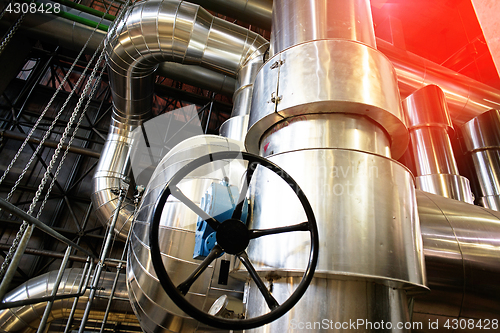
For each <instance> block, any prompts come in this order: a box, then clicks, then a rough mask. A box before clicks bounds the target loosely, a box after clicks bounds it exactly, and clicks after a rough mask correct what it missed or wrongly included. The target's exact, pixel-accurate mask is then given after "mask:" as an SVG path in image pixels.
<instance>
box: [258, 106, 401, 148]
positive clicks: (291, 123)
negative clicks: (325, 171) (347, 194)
mask: <svg viewBox="0 0 500 333" xmlns="http://www.w3.org/2000/svg"><path fill="white" fill-rule="evenodd" d="M289 146H293V147H294V148H293V149H295V150H299V149H310V148H313V149H314V148H318V147H322V148H344V149H353V150H360V151H366V152H370V153H373V154H378V155H382V156H386V157H390V156H391V151H390V139H389V137H388V135H387V133H386V132H385V131H384V130H383V129H382V128H381V127H380V125H379V124H377V123H375V122H374V121H373V120H371V119H370V118H368V117H360V116H358V115H353V114H344V113H330V114H309V115H302V116H296V117H291V118H287V119H285V120H282V121H281V122H279V123H277V124H276V125H275V126H274V127H272V128H271V129H270V130H269V131H267V132H266V133H265V134H264V136H263V137H262V140H261V142H260V151H259V155H261V156H264V157H266V156H268V155H275V154H279V153H282V152H285V150H286V149H287V148H288V147H289Z"/></svg>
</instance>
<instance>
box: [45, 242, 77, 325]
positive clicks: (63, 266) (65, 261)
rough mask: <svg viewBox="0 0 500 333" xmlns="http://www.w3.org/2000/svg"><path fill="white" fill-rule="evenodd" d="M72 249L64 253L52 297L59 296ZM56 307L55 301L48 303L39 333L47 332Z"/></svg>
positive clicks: (68, 248) (67, 249) (69, 247)
mask: <svg viewBox="0 0 500 333" xmlns="http://www.w3.org/2000/svg"><path fill="white" fill-rule="evenodd" d="M71 251H72V249H71V246H68V247H67V248H66V251H65V253H64V258H63V260H62V261H61V266H60V267H59V271H58V272H57V276H56V279H55V281H54V286H53V287H52V292H51V293H50V296H52V297H55V296H56V295H57V291H58V290H59V286H60V285H61V280H62V278H63V275H64V270H65V269H66V265H67V264H68V259H69V255H70V253H71ZM53 305H54V301H48V302H47V305H46V306H45V310H44V311H43V315H42V319H41V320H40V325H39V326H38V329H37V333H43V332H45V327H46V325H47V320H48V319H49V316H50V313H51V312H52V306H53Z"/></svg>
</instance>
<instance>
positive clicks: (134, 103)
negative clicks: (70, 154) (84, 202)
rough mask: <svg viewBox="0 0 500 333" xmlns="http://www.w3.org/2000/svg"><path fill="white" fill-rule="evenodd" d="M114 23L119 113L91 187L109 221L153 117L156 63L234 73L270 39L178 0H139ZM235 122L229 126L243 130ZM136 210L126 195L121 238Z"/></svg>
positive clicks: (111, 60)
mask: <svg viewBox="0 0 500 333" xmlns="http://www.w3.org/2000/svg"><path fill="white" fill-rule="evenodd" d="M115 24H116V27H117V28H116V30H115V31H114V30H113V29H110V32H109V34H108V35H107V36H106V38H107V44H106V45H107V46H106V60H107V63H108V70H109V74H110V75H109V76H110V85H111V92H112V96H113V115H112V122H111V125H110V130H109V135H108V138H107V140H106V143H105V145H104V148H103V152H104V154H103V156H102V157H101V159H100V161H99V164H98V166H97V168H96V173H95V175H94V178H93V193H92V202H93V204H94V207H96V214H97V216H98V217H99V219H100V221H101V222H102V223H103V224H107V223H108V222H109V221H108V220H109V218H110V216H111V215H112V212H113V211H114V210H115V209H116V203H117V201H118V200H117V194H116V193H115V191H114V190H116V189H119V188H120V187H121V186H122V185H123V184H125V183H128V181H127V180H128V179H127V175H128V174H129V171H130V161H129V155H130V147H131V140H132V139H131V133H132V131H133V130H134V129H135V128H136V127H137V126H138V125H139V124H141V123H142V122H143V121H145V120H147V119H149V117H150V116H151V115H150V112H151V107H152V97H153V90H154V89H153V85H154V76H155V70H156V68H157V67H158V64H159V63H161V62H165V61H170V62H177V63H183V64H195V65H200V66H203V67H205V68H208V69H211V70H213V71H216V72H221V73H224V74H228V75H231V76H236V75H238V73H239V72H243V71H245V70H244V68H246V67H245V66H248V67H250V68H254V67H255V66H258V64H259V61H260V60H259V59H260V58H261V57H262V54H263V53H264V52H265V51H266V48H267V44H268V42H267V41H266V40H265V39H264V38H263V37H261V36H260V35H258V34H256V33H254V32H252V31H249V30H248V29H245V28H243V27H240V26H237V25H235V24H232V23H230V22H227V21H224V20H222V19H219V18H217V17H213V16H212V15H211V14H209V13H208V12H207V11H205V10H204V9H203V8H201V7H199V6H198V5H194V4H191V3H188V2H182V1H178V0H153V1H147V2H139V3H137V4H135V5H134V6H132V7H130V8H129V9H128V10H127V12H126V13H125V15H124V17H123V19H122V20H121V21H119V22H116V23H115ZM113 31H114V34H113ZM253 70H255V69H253ZM242 112H243V113H245V112H244V111H242ZM238 126H239V127H242V126H243V125H242V124H241V123H238V122H235V125H233V126H232V127H235V128H237V127H238ZM232 127H230V128H228V129H227V130H228V131H230V132H235V131H236V132H237V130H235V129H232ZM143 185H145V184H143ZM133 211H134V206H133V203H132V202H131V201H130V200H128V199H127V200H126V201H125V206H124V207H122V208H121V210H120V217H119V219H118V221H117V227H116V231H117V232H119V233H120V235H121V236H122V237H123V238H125V237H126V236H127V234H128V230H129V228H130V223H129V222H130V221H131V217H132V215H133Z"/></svg>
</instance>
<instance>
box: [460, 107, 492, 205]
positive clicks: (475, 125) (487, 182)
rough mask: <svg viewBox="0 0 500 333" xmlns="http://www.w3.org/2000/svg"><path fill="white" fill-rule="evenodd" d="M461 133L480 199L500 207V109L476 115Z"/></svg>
mask: <svg viewBox="0 0 500 333" xmlns="http://www.w3.org/2000/svg"><path fill="white" fill-rule="evenodd" d="M461 134H462V143H463V145H464V150H465V151H466V155H467V157H468V159H469V160H470V161H471V162H472V165H473V167H474V170H473V172H474V173H475V176H476V181H477V183H478V185H479V186H478V187H479V188H478V190H479V193H478V194H479V203H480V204H481V205H482V206H484V207H486V208H489V209H493V210H496V211H500V112H499V111H498V110H490V111H488V112H485V113H483V114H481V115H479V116H477V117H475V118H474V119H472V120H470V121H468V122H467V123H465V124H464V125H463V126H462V128H461Z"/></svg>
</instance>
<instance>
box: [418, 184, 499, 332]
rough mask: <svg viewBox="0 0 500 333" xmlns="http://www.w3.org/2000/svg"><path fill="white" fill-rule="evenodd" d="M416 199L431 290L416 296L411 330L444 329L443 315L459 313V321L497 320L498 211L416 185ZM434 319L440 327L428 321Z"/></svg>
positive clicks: (451, 315) (476, 328)
mask: <svg viewBox="0 0 500 333" xmlns="http://www.w3.org/2000/svg"><path fill="white" fill-rule="evenodd" d="M417 203H418V214H419V216H420V222H421V226H422V238H423V244H424V253H425V264H426V270H427V281H428V286H429V288H430V289H431V292H430V293H429V294H425V295H421V296H418V297H415V303H414V307H413V321H414V322H421V323H423V326H422V327H421V329H415V330H413V331H414V332H449V331H450V330H449V329H448V328H446V327H443V326H444V324H445V323H446V320H447V319H450V320H451V319H462V321H460V322H459V323H460V325H462V327H463V324H464V322H467V319H468V318H475V319H476V320H475V321H474V322H475V323H476V324H478V323H479V320H478V319H481V320H482V323H483V324H484V323H487V321H486V320H485V319H487V320H488V321H489V322H490V324H489V325H490V326H491V323H492V321H493V320H494V319H496V320H497V323H498V320H499V319H500V301H499V300H500V285H499V284H498V276H499V274H500V265H499V264H498V258H499V257H500V213H498V212H495V211H492V210H489V209H484V208H482V207H479V206H473V205H469V204H466V203H463V202H460V201H457V200H450V199H447V198H444V197H441V196H438V195H434V194H430V193H426V192H423V191H420V190H417ZM436 320H438V323H439V329H432V328H431V327H429V323H430V322H433V323H435V322H436ZM449 323H451V324H453V322H451V321H450V322H449ZM469 323H470V322H469ZM497 327H498V326H497ZM483 328H484V326H483ZM492 329H493V328H492ZM466 330H467V331H468V332H483V330H482V329H481V328H480V327H479V326H475V327H472V328H471V327H470V326H469V327H467V329H466Z"/></svg>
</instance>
